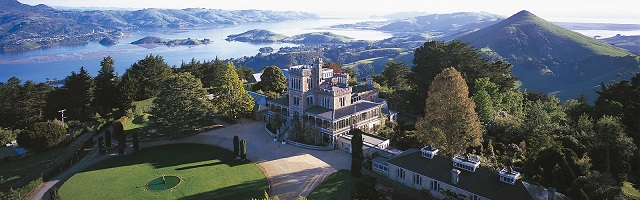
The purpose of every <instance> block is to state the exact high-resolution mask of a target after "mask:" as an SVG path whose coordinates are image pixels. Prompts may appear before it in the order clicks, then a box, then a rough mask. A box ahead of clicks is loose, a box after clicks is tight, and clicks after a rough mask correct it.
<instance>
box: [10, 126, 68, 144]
mask: <svg viewBox="0 0 640 200" xmlns="http://www.w3.org/2000/svg"><path fill="white" fill-rule="evenodd" d="M65 136H67V130H66V129H65V128H64V127H63V126H62V124H59V123H58V122H37V123H34V124H31V125H30V126H29V127H27V130H26V131H25V133H21V134H18V138H17V140H18V144H20V146H21V147H24V148H27V149H33V150H35V151H41V150H46V149H49V148H51V147H54V146H56V145H58V144H59V143H60V142H62V140H64V138H65Z"/></svg>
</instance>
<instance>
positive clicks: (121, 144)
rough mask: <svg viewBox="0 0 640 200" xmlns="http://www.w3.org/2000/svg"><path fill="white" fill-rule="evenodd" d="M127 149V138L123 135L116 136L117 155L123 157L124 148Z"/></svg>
mask: <svg viewBox="0 0 640 200" xmlns="http://www.w3.org/2000/svg"><path fill="white" fill-rule="evenodd" d="M125 147H127V138H126V137H125V136H124V134H120V135H118V153H119V154H120V155H124V148H125Z"/></svg>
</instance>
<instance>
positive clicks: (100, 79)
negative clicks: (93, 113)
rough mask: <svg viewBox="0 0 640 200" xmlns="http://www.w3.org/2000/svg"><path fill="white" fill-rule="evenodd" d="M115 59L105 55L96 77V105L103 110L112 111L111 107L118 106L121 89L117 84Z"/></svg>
mask: <svg viewBox="0 0 640 200" xmlns="http://www.w3.org/2000/svg"><path fill="white" fill-rule="evenodd" d="M113 64H114V60H113V58H111V56H107V57H105V58H104V59H103V60H102V61H100V70H99V71H98V75H97V76H96V77H95V79H94V80H95V83H96V90H95V101H94V104H95V105H96V107H98V108H100V110H101V111H107V112H108V111H111V108H115V107H117V106H118V103H117V102H118V99H119V96H120V94H119V90H118V88H117V85H116V75H115V68H114V67H113Z"/></svg>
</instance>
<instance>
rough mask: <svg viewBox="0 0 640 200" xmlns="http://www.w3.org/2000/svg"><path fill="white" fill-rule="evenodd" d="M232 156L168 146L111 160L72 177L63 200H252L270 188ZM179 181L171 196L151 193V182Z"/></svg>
mask: <svg viewBox="0 0 640 200" xmlns="http://www.w3.org/2000/svg"><path fill="white" fill-rule="evenodd" d="M232 154H233V152H231V151H229V150H226V149H222V148H219V147H215V146H209V145H201V144H172V145H163V146H157V147H151V148H146V149H143V150H142V151H140V152H138V153H135V154H132V155H127V156H119V157H114V158H109V159H107V160H104V161H102V162H99V163H97V164H95V165H93V166H91V167H89V168H88V169H86V170H85V171H84V172H81V173H78V174H76V175H74V176H73V177H71V179H69V180H68V181H67V182H66V183H65V184H64V185H63V186H62V187H61V188H60V196H61V197H62V199H251V198H258V197H261V196H263V195H264V190H266V189H267V187H268V183H267V179H266V177H265V175H264V173H263V172H262V171H261V170H260V168H258V166H257V165H256V164H254V163H251V162H249V161H239V160H234V159H233V155H232ZM162 175H167V176H178V177H180V178H181V179H182V182H181V183H180V184H179V185H178V186H177V187H175V188H174V189H173V191H169V190H166V191H160V192H152V191H149V190H147V189H146V185H147V184H148V183H149V182H150V181H151V180H153V179H155V178H157V177H161V176H162Z"/></svg>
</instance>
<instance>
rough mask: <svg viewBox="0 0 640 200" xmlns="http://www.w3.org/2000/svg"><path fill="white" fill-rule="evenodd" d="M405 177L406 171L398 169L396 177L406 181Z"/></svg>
mask: <svg viewBox="0 0 640 200" xmlns="http://www.w3.org/2000/svg"><path fill="white" fill-rule="evenodd" d="M404 175H405V171H404V169H400V168H398V169H397V170H396V176H398V177H399V178H402V179H404Z"/></svg>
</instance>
